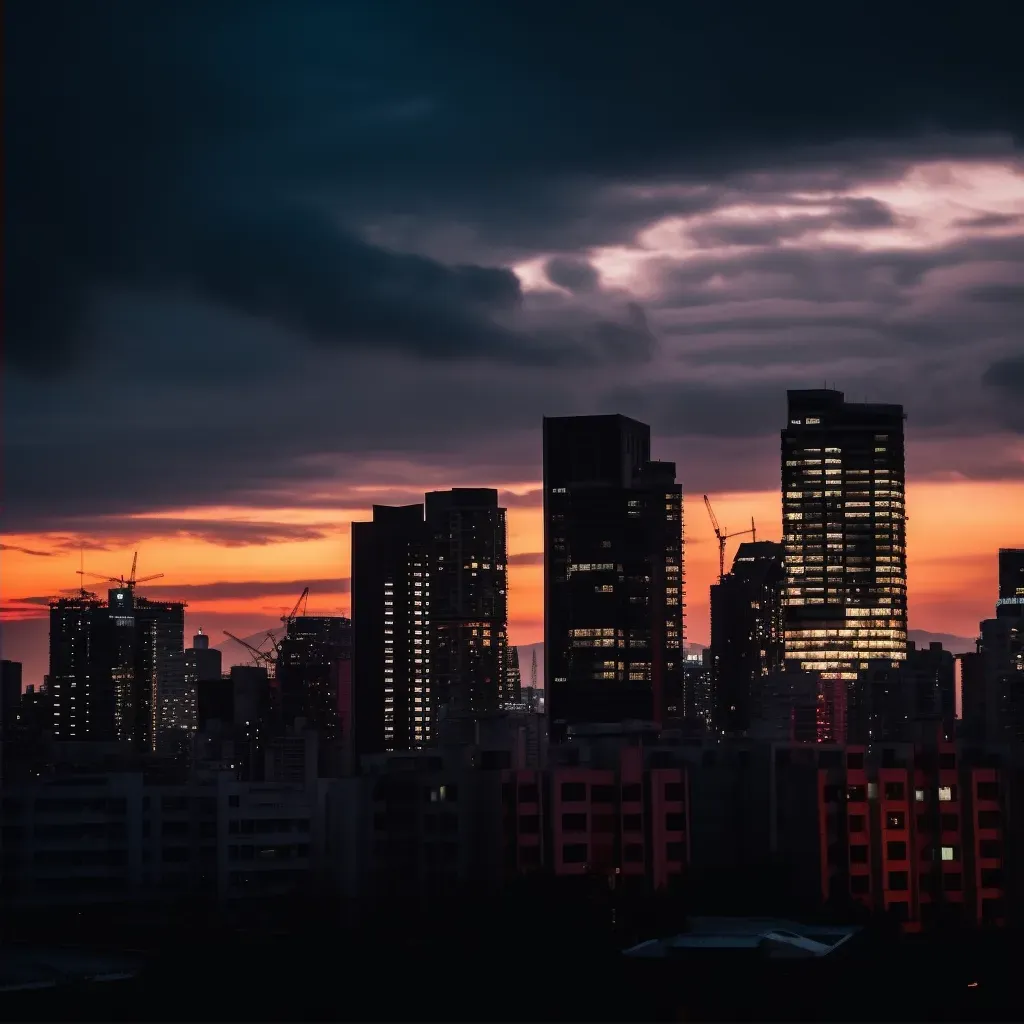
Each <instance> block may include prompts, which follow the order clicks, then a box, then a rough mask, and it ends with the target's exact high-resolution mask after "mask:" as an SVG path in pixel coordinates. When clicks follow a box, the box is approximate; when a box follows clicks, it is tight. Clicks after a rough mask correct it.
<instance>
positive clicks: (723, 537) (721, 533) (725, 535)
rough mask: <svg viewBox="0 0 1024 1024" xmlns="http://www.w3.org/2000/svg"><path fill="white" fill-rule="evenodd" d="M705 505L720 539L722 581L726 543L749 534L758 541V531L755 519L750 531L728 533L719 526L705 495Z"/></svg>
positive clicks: (751, 521)
mask: <svg viewBox="0 0 1024 1024" xmlns="http://www.w3.org/2000/svg"><path fill="white" fill-rule="evenodd" d="M704 504H705V505H706V506H707V510H708V515H709V516H711V525H712V526H713V527H714V530H715V536H716V537H717V538H718V579H719V580H722V579H723V578H724V577H725V542H726V541H727V540H730V539H731V538H733V537H746V536H747V534H748V533H749V534H750V535H751V539H752V540H755V541H756V540H757V530H756V528H755V527H754V519H753V517H751V519H750V529H749V530H738V531H737V532H736V533H726V532H725V530H723V529H722V528H721V527H720V526H719V525H718V519H717V517H716V516H715V510H714V509H713V508H712V507H711V499H710V498H709V497H708V496H707V495H706V494H705V495H704Z"/></svg>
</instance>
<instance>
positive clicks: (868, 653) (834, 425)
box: [782, 390, 907, 683]
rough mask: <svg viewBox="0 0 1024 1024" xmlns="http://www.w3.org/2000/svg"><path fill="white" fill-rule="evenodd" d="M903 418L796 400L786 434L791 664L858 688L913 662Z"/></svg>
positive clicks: (827, 400)
mask: <svg viewBox="0 0 1024 1024" xmlns="http://www.w3.org/2000/svg"><path fill="white" fill-rule="evenodd" d="M903 420H904V416H903V408H902V406H899V405H874V404H858V403H852V402H847V401H846V400H845V398H844V396H843V394H842V392H840V391H831V390H821V391H790V392H789V418H788V424H787V426H786V427H785V429H784V430H783V431H782V492H783V493H782V499H783V505H782V508H783V530H784V534H785V536H784V543H785V549H786V594H785V599H784V632H785V655H786V659H787V661H793V662H795V663H797V665H798V667H799V668H800V669H802V670H804V671H813V672H818V673H820V675H821V676H822V678H823V679H826V680H844V681H847V682H848V683H849V682H852V681H854V680H856V679H857V674H858V672H859V671H860V670H861V669H862V668H867V667H868V662H869V661H872V660H885V661H889V662H891V663H893V664H894V665H895V664H896V663H898V662H901V661H903V660H904V659H905V658H906V644H907V557H906V523H905V507H904V476H905V473H904V447H903Z"/></svg>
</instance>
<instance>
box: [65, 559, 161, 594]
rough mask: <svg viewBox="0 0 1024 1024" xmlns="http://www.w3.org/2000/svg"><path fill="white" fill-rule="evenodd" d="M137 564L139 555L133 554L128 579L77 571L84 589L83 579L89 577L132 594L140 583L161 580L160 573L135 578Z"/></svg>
mask: <svg viewBox="0 0 1024 1024" xmlns="http://www.w3.org/2000/svg"><path fill="white" fill-rule="evenodd" d="M138 564H139V553H138V551H136V552H135V557H134V558H133V559H132V571H131V572H130V573H129V574H128V579H125V578H124V577H123V576H103V575H102V574H100V573H98V572H85V571H84V570H82V569H78V570H77V572H78V575H79V576H81V577H82V584H83V589H84V584H85V577H86V576H90V577H92V579H94V580H103V582H104V583H113V584H114V585H115V586H117V587H118V588H119V589H121V590H130V591H131V592H132V593H134V592H135V588H136V587H137V586H138V585H139V584H140V583H149V582H150V581H151V580H159V579H163V575H164V574H163V573H162V572H155V573H153V575H152V576H140V577H138V578H136V576H135V570H136V568H137V567H138Z"/></svg>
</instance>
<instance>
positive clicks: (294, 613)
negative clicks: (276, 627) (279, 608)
mask: <svg viewBox="0 0 1024 1024" xmlns="http://www.w3.org/2000/svg"><path fill="white" fill-rule="evenodd" d="M308 603H309V587H306V588H305V589H304V590H303V591H302V593H301V594H299V599H298V601H296V602H295V607H294V608H293V609H292V610H291V612H290V613H289V614H288V615H282V616H281V621H282V622H283V623H284V625H285V628H286V629H287V628H288V626H290V625H291V624H292V620H293V619H295V618H297V617H298V615H299V608H300V607H301V608H302V614H303V615H305V614H306V605H307V604H308Z"/></svg>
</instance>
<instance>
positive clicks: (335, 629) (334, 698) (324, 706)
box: [276, 615, 352, 775]
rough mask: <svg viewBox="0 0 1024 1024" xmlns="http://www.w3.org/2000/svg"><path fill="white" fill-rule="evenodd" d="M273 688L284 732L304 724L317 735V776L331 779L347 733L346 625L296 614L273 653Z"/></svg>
mask: <svg viewBox="0 0 1024 1024" xmlns="http://www.w3.org/2000/svg"><path fill="white" fill-rule="evenodd" d="M276 675H277V686H278V691H279V693H280V698H281V714H282V719H283V724H284V727H285V728H286V729H294V728H295V722H296V720H297V719H304V720H305V722H306V724H307V726H308V727H309V728H310V729H314V730H315V731H316V732H317V734H318V736H319V744H318V749H319V754H320V757H321V767H322V769H323V774H325V775H328V774H331V775H333V774H335V773H336V770H337V767H338V762H337V758H335V757H334V755H335V754H336V753H338V752H339V751H338V744H339V743H342V742H345V745H346V747H347V743H348V740H349V739H350V730H351V718H352V712H351V683H352V620H351V619H347V618H344V617H342V616H340V615H297V616H295V617H294V618H291V619H289V620H288V623H287V630H286V632H285V635H284V637H283V638H282V640H281V643H280V646H279V648H278V659H277V673H276Z"/></svg>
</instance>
